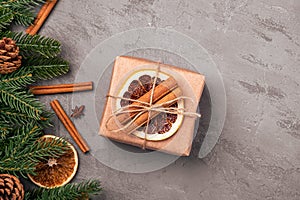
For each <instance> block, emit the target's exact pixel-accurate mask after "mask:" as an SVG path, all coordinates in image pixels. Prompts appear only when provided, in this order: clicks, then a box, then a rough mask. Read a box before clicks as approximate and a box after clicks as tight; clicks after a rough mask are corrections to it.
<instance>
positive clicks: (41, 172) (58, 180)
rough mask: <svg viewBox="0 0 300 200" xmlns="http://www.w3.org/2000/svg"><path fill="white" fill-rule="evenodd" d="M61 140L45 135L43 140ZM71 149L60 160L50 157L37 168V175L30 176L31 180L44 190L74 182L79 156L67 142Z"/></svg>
mask: <svg viewBox="0 0 300 200" xmlns="http://www.w3.org/2000/svg"><path fill="white" fill-rule="evenodd" d="M44 138H46V140H47V141H48V140H49V142H51V140H58V139H61V138H59V137H56V136H53V135H44V136H43V137H42V139H44ZM67 144H68V146H69V149H68V150H66V153H64V154H63V155H61V156H60V157H58V158H53V157H49V158H48V159H47V160H43V161H41V162H40V163H39V164H38V165H37V166H36V170H35V172H36V175H30V174H28V177H29V178H30V180H31V181H32V182H33V183H35V184H36V185H38V186H40V187H44V188H48V189H50V188H55V187H60V186H63V185H65V184H67V183H68V182H70V181H71V180H72V178H73V177H74V176H75V174H76V171H77V168H78V155H77V152H76V150H75V148H74V147H73V146H72V145H71V144H70V143H69V142H67Z"/></svg>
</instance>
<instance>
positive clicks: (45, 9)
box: [26, 0, 57, 35]
mask: <svg viewBox="0 0 300 200" xmlns="http://www.w3.org/2000/svg"><path fill="white" fill-rule="evenodd" d="M56 3H57V0H48V1H47V2H46V3H45V4H44V5H43V6H42V8H41V9H40V11H39V13H38V14H37V16H36V19H35V21H34V23H33V24H32V25H31V26H30V27H28V29H27V30H26V33H28V34H30V35H35V34H36V33H37V32H38V31H39V30H40V28H41V27H42V25H43V23H44V22H45V21H46V19H47V17H48V16H49V14H50V13H51V11H52V10H53V8H54V6H55V4H56Z"/></svg>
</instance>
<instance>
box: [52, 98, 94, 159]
mask: <svg viewBox="0 0 300 200" xmlns="http://www.w3.org/2000/svg"><path fill="white" fill-rule="evenodd" d="M50 105H51V107H52V109H53V110H54V112H55V113H56V115H57V116H58V118H59V119H60V121H61V122H62V123H63V125H64V126H65V128H66V129H67V131H68V132H69V134H70V135H71V137H72V138H73V139H74V141H75V142H76V144H77V145H78V146H79V148H80V149H81V151H82V152H83V153H86V152H88V151H89V147H88V145H87V144H86V142H85V141H84V139H83V138H82V137H81V135H80V134H79V132H78V131H77V129H76V127H75V126H74V124H73V123H72V121H71V120H70V118H69V117H68V115H67V114H66V112H65V111H64V109H63V108H62V107H61V105H60V103H59V101H58V100H54V101H52V102H51V103H50Z"/></svg>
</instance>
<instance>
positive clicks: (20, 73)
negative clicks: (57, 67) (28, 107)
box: [0, 66, 35, 88]
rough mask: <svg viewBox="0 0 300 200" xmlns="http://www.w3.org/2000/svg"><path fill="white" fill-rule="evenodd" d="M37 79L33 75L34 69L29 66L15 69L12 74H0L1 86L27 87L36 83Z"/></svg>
mask: <svg viewBox="0 0 300 200" xmlns="http://www.w3.org/2000/svg"><path fill="white" fill-rule="evenodd" d="M34 82H35V80H34V78H33V75H32V70H31V69H30V68H27V67H24V66H23V67H21V68H20V69H19V70H16V71H14V72H13V73H11V74H6V75H2V76H0V87H1V85H2V86H6V87H18V88H19V87H25V86H27V85H29V84H32V83H34Z"/></svg>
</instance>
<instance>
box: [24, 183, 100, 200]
mask: <svg viewBox="0 0 300 200" xmlns="http://www.w3.org/2000/svg"><path fill="white" fill-rule="evenodd" d="M101 190H102V188H101V186H100V183H99V182H98V181H96V180H91V181H84V182H82V183H72V184H67V185H65V186H62V187H59V188H54V189H45V188H38V189H35V190H33V191H30V192H27V194H26V195H25V200H31V199H35V200H74V199H88V197H89V196H91V195H96V194H98V193H99V192H100V191H101Z"/></svg>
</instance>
